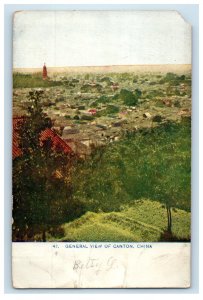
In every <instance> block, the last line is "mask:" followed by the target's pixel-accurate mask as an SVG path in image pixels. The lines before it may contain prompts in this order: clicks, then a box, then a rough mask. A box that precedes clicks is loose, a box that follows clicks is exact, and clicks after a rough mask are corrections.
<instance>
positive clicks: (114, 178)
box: [73, 121, 191, 233]
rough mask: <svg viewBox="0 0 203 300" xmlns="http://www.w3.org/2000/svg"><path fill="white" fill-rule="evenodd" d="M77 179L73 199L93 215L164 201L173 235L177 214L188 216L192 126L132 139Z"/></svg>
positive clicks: (100, 155) (103, 154) (98, 157)
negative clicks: (137, 202) (148, 201)
mask: <svg viewBox="0 0 203 300" xmlns="http://www.w3.org/2000/svg"><path fill="white" fill-rule="evenodd" d="M75 176H76V178H75V177H74V176H73V185H74V190H75V191H77V192H76V194H75V196H76V197H77V198H78V199H81V198H82V199H84V201H85V202H86V204H87V205H88V209H89V210H93V211H98V210H103V211H115V210H119V209H120V207H121V206H122V205H123V204H127V203H133V201H134V200H135V199H137V200H138V199H141V198H147V199H151V200H155V201H160V202H161V203H163V205H164V206H165V208H166V213H167V223H168V224H167V231H168V232H169V233H171V232H172V213H173V212H172V210H173V208H180V209H185V210H190V176H191V170H190V123H189V122H188V121H186V122H183V121H182V122H181V123H180V124H175V123H171V122H169V123H166V124H162V125H161V126H159V127H157V128H154V129H152V130H144V131H143V132H142V131H140V132H138V133H135V134H133V133H132V134H129V135H128V136H127V137H126V138H125V139H123V140H121V141H119V142H116V143H114V144H110V145H109V146H107V148H106V149H100V150H99V149H98V150H97V152H96V153H95V154H94V156H93V157H91V159H90V160H89V161H86V162H84V163H83V165H82V166H79V168H78V171H77V172H76V173H75ZM82 178H83V179H82Z"/></svg>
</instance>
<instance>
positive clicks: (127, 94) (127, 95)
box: [119, 89, 142, 106]
mask: <svg viewBox="0 0 203 300" xmlns="http://www.w3.org/2000/svg"><path fill="white" fill-rule="evenodd" d="M141 94H142V92H141V91H140V90H139V89H136V90H135V91H134V92H131V91H129V90H127V89H122V90H121V91H120V95H119V98H120V99H121V100H122V101H123V103H124V104H125V105H128V106H133V105H137V103H138V100H139V98H140V96H141Z"/></svg>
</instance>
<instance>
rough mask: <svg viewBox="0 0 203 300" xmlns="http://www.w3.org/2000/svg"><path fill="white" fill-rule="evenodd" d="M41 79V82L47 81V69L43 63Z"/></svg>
mask: <svg viewBox="0 0 203 300" xmlns="http://www.w3.org/2000/svg"><path fill="white" fill-rule="evenodd" d="M42 78H43V80H46V79H47V67H46V65H45V63H44V66H43V71H42Z"/></svg>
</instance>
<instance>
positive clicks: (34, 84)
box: [13, 73, 63, 88]
mask: <svg viewBox="0 0 203 300" xmlns="http://www.w3.org/2000/svg"><path fill="white" fill-rule="evenodd" d="M62 84H63V82H62V81H53V80H43V79H42V74H41V73H34V74H22V73H14V74H13V88H40V87H52V86H59V85H62Z"/></svg>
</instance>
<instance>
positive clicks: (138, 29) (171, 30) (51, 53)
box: [13, 11, 191, 68]
mask: <svg viewBox="0 0 203 300" xmlns="http://www.w3.org/2000/svg"><path fill="white" fill-rule="evenodd" d="M44 62H46V64H47V66H49V67H63V66H102V65H135V64H190V63H191V28H190V25H189V24H187V23H186V22H185V21H184V19H183V18H182V17H181V16H180V15H179V14H178V13H177V12H175V11H170V12H169V11H21V12H17V13H16V14H15V16H14V24H13V67H14V68H35V67H41V66H42V65H43V63H44Z"/></svg>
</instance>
